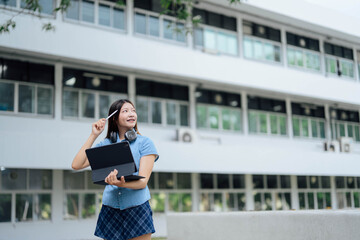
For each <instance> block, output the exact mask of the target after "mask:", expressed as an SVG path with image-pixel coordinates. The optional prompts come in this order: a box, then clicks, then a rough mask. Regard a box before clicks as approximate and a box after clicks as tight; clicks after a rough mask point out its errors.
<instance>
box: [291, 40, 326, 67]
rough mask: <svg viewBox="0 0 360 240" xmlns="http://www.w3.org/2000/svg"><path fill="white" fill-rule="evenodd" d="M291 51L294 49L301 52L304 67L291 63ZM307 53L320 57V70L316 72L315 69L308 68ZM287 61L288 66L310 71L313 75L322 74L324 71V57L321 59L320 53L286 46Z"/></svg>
mask: <svg viewBox="0 0 360 240" xmlns="http://www.w3.org/2000/svg"><path fill="white" fill-rule="evenodd" d="M289 49H293V50H294V51H301V53H302V60H303V62H304V66H299V65H297V64H295V65H292V64H290V63H289V55H288V54H289ZM306 53H311V54H314V55H317V56H318V57H319V70H316V69H314V68H309V67H308V66H306ZM286 59H287V66H289V67H290V68H294V69H299V70H305V71H310V72H312V73H319V74H322V72H323V69H322V57H321V53H320V52H317V51H314V50H310V49H305V48H301V47H296V46H292V45H289V44H287V45H286Z"/></svg>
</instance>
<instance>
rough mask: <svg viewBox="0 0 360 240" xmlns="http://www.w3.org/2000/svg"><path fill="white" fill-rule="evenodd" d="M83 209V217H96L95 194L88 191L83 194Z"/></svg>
mask: <svg viewBox="0 0 360 240" xmlns="http://www.w3.org/2000/svg"><path fill="white" fill-rule="evenodd" d="M81 198H82V209H81V217H82V218H84V219H85V218H94V217H95V211H96V203H95V194H93V193H87V194H82V195H81Z"/></svg>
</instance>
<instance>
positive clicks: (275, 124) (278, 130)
mask: <svg viewBox="0 0 360 240" xmlns="http://www.w3.org/2000/svg"><path fill="white" fill-rule="evenodd" d="M248 109H249V111H248V121H249V133H254V134H256V133H259V134H266V135H281V136H285V135H287V127H286V126H287V124H286V107H285V101H279V100H272V99H266V98H259V97H252V96H249V97H248Z"/></svg>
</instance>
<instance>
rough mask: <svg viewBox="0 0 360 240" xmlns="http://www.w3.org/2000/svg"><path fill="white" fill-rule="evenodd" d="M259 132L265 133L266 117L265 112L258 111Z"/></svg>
mask: <svg viewBox="0 0 360 240" xmlns="http://www.w3.org/2000/svg"><path fill="white" fill-rule="evenodd" d="M259 123H260V132H261V133H267V118H266V114H264V113H259Z"/></svg>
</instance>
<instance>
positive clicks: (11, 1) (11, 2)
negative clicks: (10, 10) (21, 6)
mask: <svg viewBox="0 0 360 240" xmlns="http://www.w3.org/2000/svg"><path fill="white" fill-rule="evenodd" d="M0 5H5V6H11V7H16V0H1V1H0Z"/></svg>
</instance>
